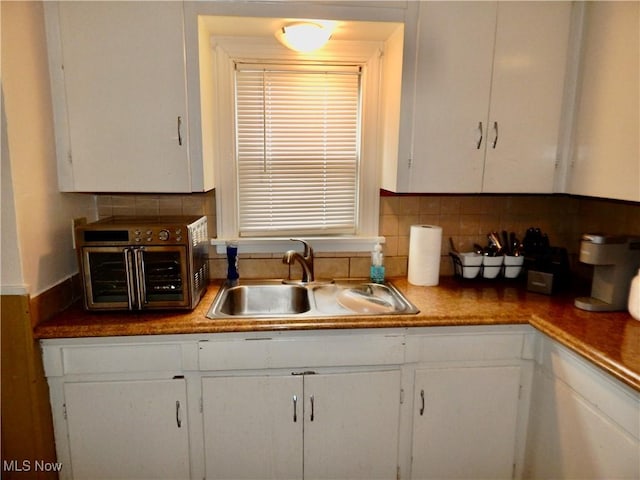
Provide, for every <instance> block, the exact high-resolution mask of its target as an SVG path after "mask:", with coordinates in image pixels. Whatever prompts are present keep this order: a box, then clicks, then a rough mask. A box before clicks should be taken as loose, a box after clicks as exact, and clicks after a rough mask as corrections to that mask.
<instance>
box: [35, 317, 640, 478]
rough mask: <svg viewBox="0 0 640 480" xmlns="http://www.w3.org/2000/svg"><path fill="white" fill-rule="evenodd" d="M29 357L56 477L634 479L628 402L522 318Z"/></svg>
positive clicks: (637, 428) (97, 343) (81, 343)
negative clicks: (40, 381)
mask: <svg viewBox="0 0 640 480" xmlns="http://www.w3.org/2000/svg"><path fill="white" fill-rule="evenodd" d="M42 347H43V348H42V350H43V357H44V366H45V372H46V375H47V379H48V382H49V391H50V398H51V406H52V413H53V422H54V430H55V438H56V450H57V455H58V462H60V463H61V464H62V471H61V472H60V478H61V479H62V480H65V479H91V480H95V479H100V478H110V479H122V480H130V479H142V478H144V479H150V478H154V479H160V478H170V479H174V480H183V479H194V480H202V479H203V478H207V479H225V480H235V479H243V480H247V479H256V480H257V479H259V480H265V479H278V480H292V479H313V480H320V479H336V480H337V479H340V480H344V479H350V480H357V479H360V480H363V479H369V480H373V479H386V480H392V479H398V478H399V479H409V478H412V479H414V480H427V479H446V478H458V479H466V480H469V479H479V478H485V479H487V478H490V479H492V480H495V479H502V478H639V477H640V471H639V468H640V467H639V466H640V440H639V438H640V394H639V393H638V392H636V391H634V390H632V389H630V388H628V387H625V386H624V385H622V384H620V382H618V381H616V380H614V379H612V378H611V377H610V376H608V375H606V374H605V373H603V372H601V371H599V370H598V369H597V368H595V367H593V366H592V365H591V364H590V363H589V362H588V361H586V360H584V359H582V358H580V357H578V356H577V355H574V354H572V353H571V352H569V351H568V350H566V349H564V348H562V347H560V346H559V345H558V344H557V343H555V342H553V341H551V340H549V339H548V338H547V337H546V336H544V335H542V334H540V333H536V332H535V331H534V330H533V329H532V328H531V327H529V326H526V325H504V326H494V327H481V326H478V327H427V328H409V329H370V330H336V331H323V332H319V331H318V332H315V331H308V332H268V333H265V332H254V333H246V334H242V333H236V334H211V335H204V336H203V335H195V334H194V335H172V336H163V335H157V336H147V337H117V338H116V337H110V338H88V339H56V340H43V341H42Z"/></svg>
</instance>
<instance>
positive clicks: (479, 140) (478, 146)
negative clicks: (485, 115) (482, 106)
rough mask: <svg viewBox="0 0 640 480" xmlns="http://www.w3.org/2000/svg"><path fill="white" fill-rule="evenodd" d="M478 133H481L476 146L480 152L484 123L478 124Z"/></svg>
mask: <svg viewBox="0 0 640 480" xmlns="http://www.w3.org/2000/svg"><path fill="white" fill-rule="evenodd" d="M478 132H479V133H480V138H478V143H477V144H476V149H478V150H480V145H482V139H483V138H484V137H483V134H482V132H483V130H482V122H478Z"/></svg>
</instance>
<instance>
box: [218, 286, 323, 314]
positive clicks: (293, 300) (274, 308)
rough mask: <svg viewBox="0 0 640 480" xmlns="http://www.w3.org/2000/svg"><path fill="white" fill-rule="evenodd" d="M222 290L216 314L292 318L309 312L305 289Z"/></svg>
mask: <svg viewBox="0 0 640 480" xmlns="http://www.w3.org/2000/svg"><path fill="white" fill-rule="evenodd" d="M223 290H224V291H223V295H222V296H221V298H220V302H219V306H218V311H219V312H220V313H221V314H224V315H230V316H263V315H264V316H274V315H276V316H282V315H296V314H300V313H304V312H308V311H309V309H310V308H311V307H310V303H309V294H308V291H307V289H306V288H305V287H302V286H298V285H283V284H275V285H274V284H259V285H238V286H235V287H230V288H223ZM216 300H217V299H216ZM215 304H216V302H215V301H214V305H215Z"/></svg>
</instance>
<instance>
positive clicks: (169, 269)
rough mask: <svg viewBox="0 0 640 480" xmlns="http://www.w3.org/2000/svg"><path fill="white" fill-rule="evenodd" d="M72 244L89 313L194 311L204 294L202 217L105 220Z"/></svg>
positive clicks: (78, 233) (78, 232)
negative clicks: (96, 311)
mask: <svg viewBox="0 0 640 480" xmlns="http://www.w3.org/2000/svg"><path fill="white" fill-rule="evenodd" d="M75 240H76V248H77V250H78V259H79V266H80V272H81V275H82V278H83V287H84V305H85V308H87V309H88V310H147V309H149V310H150V309H192V308H194V307H195V306H196V305H197V304H198V301H199V300H200V298H201V297H202V294H203V293H204V291H205V289H206V286H207V282H208V279H209V269H208V261H207V249H208V246H207V245H208V238H207V218H206V217H204V216H162V217H157V216H149V217H126V216H122V217H108V218H105V219H103V220H99V221H97V222H93V223H88V224H86V225H80V226H78V227H76V229H75Z"/></svg>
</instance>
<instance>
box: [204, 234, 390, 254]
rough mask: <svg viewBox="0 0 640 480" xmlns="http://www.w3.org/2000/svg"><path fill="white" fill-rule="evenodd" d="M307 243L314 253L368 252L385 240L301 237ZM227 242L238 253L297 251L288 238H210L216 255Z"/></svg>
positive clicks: (295, 243) (379, 238)
mask: <svg viewBox="0 0 640 480" xmlns="http://www.w3.org/2000/svg"><path fill="white" fill-rule="evenodd" d="M303 239H304V240H306V241H307V242H309V244H310V245H311V246H312V247H313V250H314V251H315V252H370V251H372V250H373V247H374V246H375V244H376V243H384V242H385V238H384V237H381V236H375V237H355V236H349V237H313V236H310V237H303ZM227 241H234V242H237V243H238V253H279V252H282V253H284V252H286V251H287V250H292V249H299V248H300V246H299V245H300V244H299V242H294V241H292V240H291V238H290V237H269V238H241V239H223V238H212V239H211V245H214V246H215V247H216V252H217V253H221V254H223V253H226V251H227V249H226V244H227Z"/></svg>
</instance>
